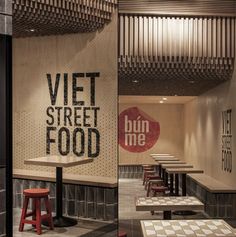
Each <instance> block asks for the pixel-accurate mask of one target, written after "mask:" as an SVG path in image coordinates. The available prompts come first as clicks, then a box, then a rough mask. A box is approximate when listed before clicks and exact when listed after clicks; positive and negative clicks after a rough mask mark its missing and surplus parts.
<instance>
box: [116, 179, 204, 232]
mask: <svg viewBox="0 0 236 237" xmlns="http://www.w3.org/2000/svg"><path fill="white" fill-rule="evenodd" d="M140 196H146V191H145V190H144V187H143V185H142V181H141V180H139V179H120V180H119V228H120V229H122V230H125V231H126V232H127V234H128V237H143V235H142V231H141V225H140V220H151V219H156V220H161V219H163V213H162V212H155V214H154V215H151V213H150V212H142V211H140V212H137V211H136V210H135V197H140ZM190 218H191V219H202V218H207V216H206V215H205V214H204V213H202V212H196V215H192V216H177V215H172V219H190Z"/></svg>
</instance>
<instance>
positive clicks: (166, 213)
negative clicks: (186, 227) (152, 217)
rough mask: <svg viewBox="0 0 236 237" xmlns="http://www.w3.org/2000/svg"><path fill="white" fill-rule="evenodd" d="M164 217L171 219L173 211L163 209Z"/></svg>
mask: <svg viewBox="0 0 236 237" xmlns="http://www.w3.org/2000/svg"><path fill="white" fill-rule="evenodd" d="M163 219H164V220H171V211H163Z"/></svg>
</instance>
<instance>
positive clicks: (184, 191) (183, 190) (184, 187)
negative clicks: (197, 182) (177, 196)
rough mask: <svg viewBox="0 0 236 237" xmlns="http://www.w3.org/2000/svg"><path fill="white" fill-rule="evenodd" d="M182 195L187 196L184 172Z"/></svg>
mask: <svg viewBox="0 0 236 237" xmlns="http://www.w3.org/2000/svg"><path fill="white" fill-rule="evenodd" d="M182 196H186V174H182Z"/></svg>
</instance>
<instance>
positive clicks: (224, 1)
mask: <svg viewBox="0 0 236 237" xmlns="http://www.w3.org/2000/svg"><path fill="white" fill-rule="evenodd" d="M119 12H120V13H134V14H155V15H181V16H183V15H186V16H190V15H191V16H193V15H194V16H196V15H200V16H204V15H207V16H209V15H210V16H235V13H236V1H235V0H119Z"/></svg>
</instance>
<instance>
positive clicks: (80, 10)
mask: <svg viewBox="0 0 236 237" xmlns="http://www.w3.org/2000/svg"><path fill="white" fill-rule="evenodd" d="M116 5H117V0H13V35H14V36H15V37H24V36H38V35H55V34H66V33H78V32H91V31H95V30H97V29H100V28H102V27H103V26H104V24H106V23H108V22H109V21H110V20H111V17H112V12H113V10H114V8H115V6H116Z"/></svg>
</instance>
